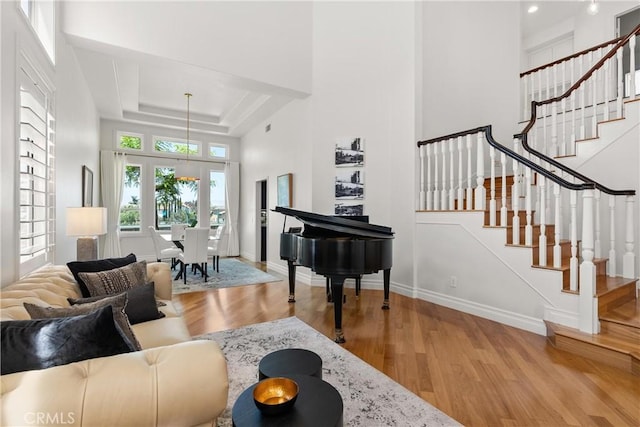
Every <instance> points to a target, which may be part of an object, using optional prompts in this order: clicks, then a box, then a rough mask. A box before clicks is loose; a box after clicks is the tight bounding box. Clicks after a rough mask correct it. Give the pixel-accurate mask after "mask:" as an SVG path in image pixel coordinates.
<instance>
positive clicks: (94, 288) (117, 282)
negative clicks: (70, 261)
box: [78, 261, 147, 297]
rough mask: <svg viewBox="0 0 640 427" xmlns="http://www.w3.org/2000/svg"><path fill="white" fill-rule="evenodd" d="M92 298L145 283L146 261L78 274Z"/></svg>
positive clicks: (116, 292) (123, 290)
mask: <svg viewBox="0 0 640 427" xmlns="http://www.w3.org/2000/svg"><path fill="white" fill-rule="evenodd" d="M78 276H79V277H80V278H81V279H82V281H83V282H84V283H85V285H86V286H87V289H89V293H90V294H91V296H92V297H95V296H99V295H114V294H119V293H121V292H125V291H126V290H128V289H131V288H132V287H134V286H136V285H142V284H145V283H147V261H138V262H134V263H132V264H128V265H125V266H124V267H119V268H114V269H112V270H107V271H98V272H95V273H85V272H82V273H78Z"/></svg>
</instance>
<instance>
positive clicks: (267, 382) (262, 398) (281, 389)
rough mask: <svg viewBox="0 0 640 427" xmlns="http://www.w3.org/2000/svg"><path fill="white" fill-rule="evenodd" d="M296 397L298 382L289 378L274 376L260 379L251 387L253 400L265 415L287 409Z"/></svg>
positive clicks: (291, 405)
mask: <svg viewBox="0 0 640 427" xmlns="http://www.w3.org/2000/svg"><path fill="white" fill-rule="evenodd" d="M297 398H298V384H297V383H296V382H295V381H293V380H292V379H289V378H282V377H274V378H267V379H264V380H262V381H260V382H259V383H258V384H257V385H256V386H255V388H254V389H253V401H254V402H255V404H256V406H257V407H258V409H259V410H260V412H262V413H263V414H265V415H276V414H281V413H283V412H285V411H288V410H289V409H291V408H292V407H293V404H294V403H295V402H296V399H297Z"/></svg>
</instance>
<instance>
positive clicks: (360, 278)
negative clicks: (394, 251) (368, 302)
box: [356, 276, 362, 298]
mask: <svg viewBox="0 0 640 427" xmlns="http://www.w3.org/2000/svg"><path fill="white" fill-rule="evenodd" d="M361 286H362V276H358V277H356V298H360V287H361Z"/></svg>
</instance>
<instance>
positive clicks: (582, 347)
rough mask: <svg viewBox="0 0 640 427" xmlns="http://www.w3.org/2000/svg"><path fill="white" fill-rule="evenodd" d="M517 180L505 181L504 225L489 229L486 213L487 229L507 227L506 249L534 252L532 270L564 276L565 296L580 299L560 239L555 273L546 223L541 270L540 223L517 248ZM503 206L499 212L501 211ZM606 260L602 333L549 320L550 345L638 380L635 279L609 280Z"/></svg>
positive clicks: (601, 276)
mask: <svg viewBox="0 0 640 427" xmlns="http://www.w3.org/2000/svg"><path fill="white" fill-rule="evenodd" d="M513 181H514V178H513V176H507V177H506V183H507V185H506V186H505V188H506V200H507V219H508V222H507V224H506V226H504V227H502V226H491V225H489V221H490V212H489V210H488V209H485V213H484V227H486V228H506V230H507V241H506V242H505V244H506V245H507V246H511V247H519V248H530V249H531V260H532V262H531V268H542V269H549V270H557V271H561V272H562V292H566V293H570V294H577V292H576V291H572V290H570V289H569V259H570V257H571V251H570V243H571V242H570V241H569V240H561V242H560V247H561V254H562V255H561V259H562V262H561V266H560V267H559V268H554V267H553V266H552V265H553V256H552V255H553V246H554V244H555V241H554V234H555V226H554V225H553V224H547V225H546V227H545V235H546V237H547V251H546V252H547V262H546V265H545V266H541V265H540V259H539V253H540V251H539V239H540V231H539V230H540V224H533V244H532V245H529V246H527V245H524V244H514V243H513V233H514V230H513V221H512V220H513V210H512V206H511V200H512V192H511V189H512V188H513ZM484 187H485V192H486V194H487V200H486V204H485V206H489V204H490V194H491V182H490V180H485V182H484ZM502 188H503V186H502V178H501V177H497V178H496V181H495V199H496V200H498V201H499V200H502V199H503V198H502ZM500 207H501V206H499V207H498V208H500ZM525 214H526V212H524V211H519V212H518V216H519V218H520V223H521V224H525V223H526V218H525ZM517 232H518V233H519V234H520V239H519V241H520V242H524V239H525V236H524V228H523V227H519V231H517ZM607 262H608V259H607V258H599V259H594V264H595V265H596V295H597V298H598V313H599V321H600V333H598V334H595V335H594V334H588V333H584V332H580V330H578V329H574V328H570V327H567V326H563V325H560V324H557V323H553V322H550V321H545V324H546V327H547V337H548V339H549V342H550V343H551V344H552V345H553V346H554V347H556V348H558V349H561V350H565V351H569V352H571V353H575V354H577V355H579V356H581V357H586V358H589V359H592V360H596V361H599V362H602V363H605V364H607V365H610V366H614V367H616V368H620V369H623V370H626V371H628V372H631V373H634V374H635V375H640V300H638V298H636V282H637V279H625V278H623V277H609V276H608V275H607V269H606V267H607Z"/></svg>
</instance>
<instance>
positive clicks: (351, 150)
mask: <svg viewBox="0 0 640 427" xmlns="http://www.w3.org/2000/svg"><path fill="white" fill-rule="evenodd" d="M335 167H336V174H335V204H334V206H335V208H334V209H335V211H334V212H335V214H336V215H344V216H353V215H364V190H365V188H364V186H365V185H364V138H361V137H341V138H337V139H336V151H335Z"/></svg>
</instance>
